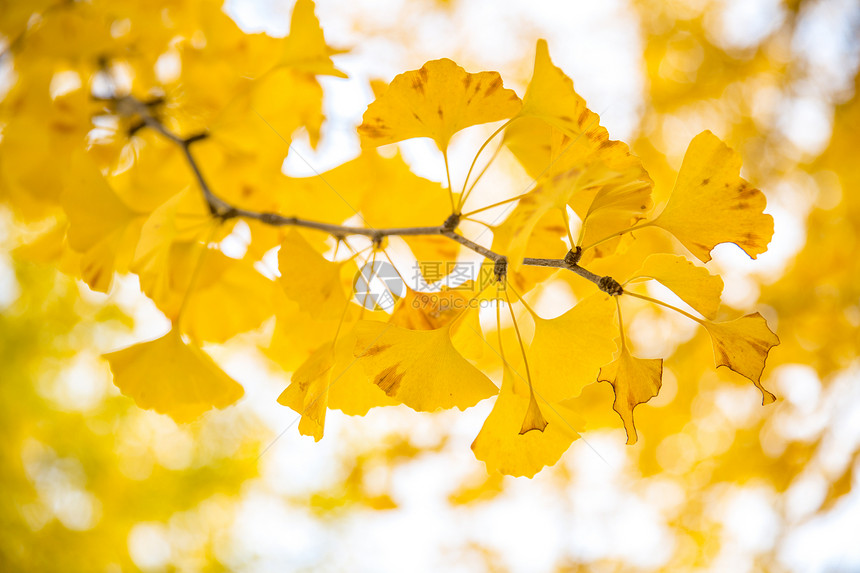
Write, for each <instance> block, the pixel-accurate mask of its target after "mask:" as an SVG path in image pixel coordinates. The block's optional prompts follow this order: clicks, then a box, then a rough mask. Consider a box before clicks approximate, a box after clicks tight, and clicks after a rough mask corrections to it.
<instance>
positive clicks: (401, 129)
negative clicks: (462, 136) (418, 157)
mask: <svg viewBox="0 0 860 573" xmlns="http://www.w3.org/2000/svg"><path fill="white" fill-rule="evenodd" d="M520 106H521V102H520V98H518V97H517V94H516V93H514V92H513V91H512V90H509V89H505V88H503V87H502V78H501V76H500V75H499V74H498V73H497V72H479V73H476V74H471V73H467V72H466V70H464V69H463V68H461V67H460V66H458V65H457V64H455V63H454V62H452V61H451V60H449V59H447V58H443V59H441V60H433V61H430V62H427V63H426V64H424V66H422V67H421V69H420V70H415V71H411V72H405V73H402V74H400V75H398V76H396V77H395V78H394V79H393V80H392V81H391V84H390V85H389V86H388V89H387V90H386V91H385V93H383V94H382V96H380V97H379V98H377V100H376V101H374V102H373V103H371V104H370V105H369V106H368V108H367V111H366V112H365V113H364V118H363V121H362V124H361V125H360V126H359V127H358V132H359V133H360V134H361V135H362V136H364V138H365V139H366V140H367V141H369V142H371V143H372V144H374V145H384V144H386V143H395V142H398V141H403V140H404V139H411V138H413V137H429V138H432V139H433V140H434V141H435V142H436V145H438V146H439V149H440V150H442V151H445V150H447V148H448V142H449V141H450V140H451V136H453V135H454V134H455V133H457V132H458V131H460V130H461V129H464V128H467V127H469V126H472V125H479V124H482V123H490V122H493V121H499V120H502V119H508V118H510V117H513V116H514V115H515V114H516V113H517V112H518V111H519V110H520Z"/></svg>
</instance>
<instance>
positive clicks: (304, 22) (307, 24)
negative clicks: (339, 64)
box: [281, 0, 347, 78]
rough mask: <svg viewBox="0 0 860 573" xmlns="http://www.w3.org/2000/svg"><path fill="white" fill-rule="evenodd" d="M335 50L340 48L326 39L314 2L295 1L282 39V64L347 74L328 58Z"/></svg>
mask: <svg viewBox="0 0 860 573" xmlns="http://www.w3.org/2000/svg"><path fill="white" fill-rule="evenodd" d="M338 53H341V51H340V50H335V49H332V48H330V47H329V46H328V45H327V44H326V42H325V36H324V35H323V29H322V27H321V26H320V22H319V20H318V19H317V17H316V15H315V14H314V3H313V1H312V0H297V1H296V5H295V7H294V8H293V15H292V18H291V19H290V34H289V36H287V37H286V38H285V39H284V52H283V55H282V56H281V65H284V66H289V67H291V68H293V69H295V70H299V71H302V72H307V73H309V74H314V75H326V76H335V77H338V78H345V77H347V76H346V74H345V73H343V72H342V71H340V70H339V69H337V68H336V67H334V63H333V62H332V61H331V56H332V55H334V54H338Z"/></svg>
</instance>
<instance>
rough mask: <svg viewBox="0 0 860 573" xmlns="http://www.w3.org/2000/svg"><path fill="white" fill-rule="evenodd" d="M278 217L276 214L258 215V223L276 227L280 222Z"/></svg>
mask: <svg viewBox="0 0 860 573" xmlns="http://www.w3.org/2000/svg"><path fill="white" fill-rule="evenodd" d="M280 218H281V217H280V215H278V214H277V213H260V222H261V223H263V224H264V225H271V226H273V227H274V226H276V225H277V224H278V223H279V222H280Z"/></svg>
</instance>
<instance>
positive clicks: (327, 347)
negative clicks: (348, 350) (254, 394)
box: [278, 344, 334, 442]
mask: <svg viewBox="0 0 860 573" xmlns="http://www.w3.org/2000/svg"><path fill="white" fill-rule="evenodd" d="M333 365H334V347H333V345H331V344H323V345H322V346H321V347H319V348H318V349H317V350H316V351H315V352H314V353H313V354H312V355H311V356H310V358H308V360H307V361H306V362H305V363H304V364H302V365H301V366H299V368H298V369H297V370H296V371H295V372H294V373H293V377H292V382H291V383H290V385H289V386H287V388H286V390H284V391H283V392H282V393H281V395H280V396H278V402H279V403H281V404H283V405H284V406H287V407H289V408H292V409H293V410H294V411H295V412H296V413H298V414H300V415H301V419H300V420H299V433H301V434H302V435H303V436H313V438H314V441H316V442H318V441H320V440H321V439H322V437H323V430H324V428H325V414H326V410H327V406H328V388H329V383H330V381H331V368H332V366H333Z"/></svg>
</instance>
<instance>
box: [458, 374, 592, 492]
mask: <svg viewBox="0 0 860 573" xmlns="http://www.w3.org/2000/svg"><path fill="white" fill-rule="evenodd" d="M536 406H539V408H536ZM541 420H542V421H541ZM541 425H543V429H541V428H540V426H541ZM530 427H531V428H532V429H531V431H524V430H528V429H530ZM583 428H584V424H583V421H582V419H581V418H580V417H579V416H578V415H577V414H576V413H575V412H573V411H572V410H570V409H569V408H566V407H564V406H562V405H561V404H558V403H554V404H553V403H549V402H546V401H545V400H542V399H540V398H539V397H537V398H536V399H535V400H532V399H531V398H530V393H529V389H528V383H527V382H526V381H525V380H524V379H523V378H522V377H521V376H520V375H519V374H518V373H516V372H514V371H513V369H512V367H511V366H510V365H508V364H507V363H505V365H504V374H503V378H502V389H501V391H500V392H499V397H498V398H497V399H496V403H495V405H494V406H493V410H492V412H490V415H489V416H488V417H487V419H486V420H485V421H484V425H483V427H481V431H480V432H479V433H478V436H477V437H476V438H475V441H474V442H472V451H473V452H474V453H475V457H476V458H478V459H479V460H481V461H483V462H484V463H485V464H487V470H488V471H490V472H492V471H499V472H501V473H503V474H505V475H512V476H527V477H532V476H534V475H535V474H536V473H537V472H539V471H540V470H541V469H542V468H543V467H544V466H551V465H553V464H555V463H556V462H557V461H558V460H559V458H561V455H562V454H563V453H564V452H565V451H567V449H568V448H569V447H570V445H571V444H572V443H573V442H574V440H576V439H578V438H579V432H580V431H581V430H582V429H583Z"/></svg>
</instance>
